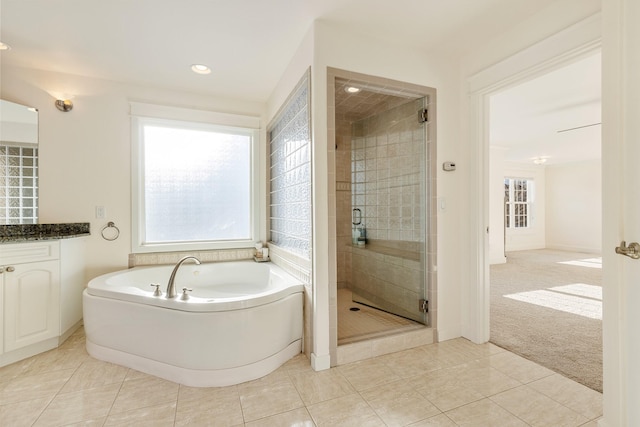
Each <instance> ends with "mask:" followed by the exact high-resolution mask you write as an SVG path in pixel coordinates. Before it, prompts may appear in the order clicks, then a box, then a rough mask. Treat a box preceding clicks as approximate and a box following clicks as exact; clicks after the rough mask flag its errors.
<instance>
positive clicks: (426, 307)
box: [419, 299, 429, 313]
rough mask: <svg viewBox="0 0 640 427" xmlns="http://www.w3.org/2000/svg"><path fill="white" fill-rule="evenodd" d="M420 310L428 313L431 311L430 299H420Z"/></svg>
mask: <svg viewBox="0 0 640 427" xmlns="http://www.w3.org/2000/svg"><path fill="white" fill-rule="evenodd" d="M419 302H420V309H419V310H420V311H421V312H423V313H428V312H429V301H427V300H426V299H421V300H420V301H419Z"/></svg>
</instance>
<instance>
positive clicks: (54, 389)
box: [0, 369, 74, 404]
mask: <svg viewBox="0 0 640 427" xmlns="http://www.w3.org/2000/svg"><path fill="white" fill-rule="evenodd" d="M73 372H74V369H66V370H61V371H52V372H47V373H44V374H40V375H29V376H20V377H17V378H14V379H12V380H10V381H8V382H6V383H2V384H1V385H0V402H2V403H4V404H7V403H13V402H21V401H24V400H34V399H40V398H48V399H52V398H53V397H54V396H55V395H56V393H58V391H60V389H61V388H62V387H63V386H64V384H65V383H66V382H67V381H68V380H69V378H71V375H73Z"/></svg>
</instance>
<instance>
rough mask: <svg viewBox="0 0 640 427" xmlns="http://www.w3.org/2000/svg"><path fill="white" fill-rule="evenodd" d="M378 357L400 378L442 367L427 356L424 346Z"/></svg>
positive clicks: (411, 376)
mask: <svg viewBox="0 0 640 427" xmlns="http://www.w3.org/2000/svg"><path fill="white" fill-rule="evenodd" d="M377 359H378V360H379V361H381V362H382V363H384V364H385V365H387V366H388V367H389V369H391V370H392V371H393V373H395V374H396V375H398V376H399V377H400V378H413V377H415V376H416V375H421V374H424V373H426V372H431V371H435V370H437V369H441V368H442V366H439V365H437V364H436V363H434V362H433V360H431V359H429V357H427V353H426V352H425V351H424V350H423V347H418V348H413V349H409V350H405V351H401V352H398V353H391V354H387V355H384V356H380V357H378V358H377Z"/></svg>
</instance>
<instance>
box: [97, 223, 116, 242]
mask: <svg viewBox="0 0 640 427" xmlns="http://www.w3.org/2000/svg"><path fill="white" fill-rule="evenodd" d="M108 228H115V234H113V233H111V234H112V236H111V237H107V236H105V235H104V232H105V230H107V229H108ZM100 234H102V238H103V239H104V240H108V241H110V242H111V241H113V240H116V239H117V238H118V237H120V229H119V228H118V227H116V225H115V224H114V223H113V222H112V221H109V222H108V223H107V225H105V226H104V227H102V231H101V232H100Z"/></svg>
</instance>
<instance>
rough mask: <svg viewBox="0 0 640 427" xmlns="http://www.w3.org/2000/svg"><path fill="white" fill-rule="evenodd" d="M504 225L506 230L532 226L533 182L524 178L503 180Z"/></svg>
mask: <svg viewBox="0 0 640 427" xmlns="http://www.w3.org/2000/svg"><path fill="white" fill-rule="evenodd" d="M504 197H505V218H504V220H505V225H506V227H507V228H528V227H531V226H532V219H533V199H534V182H533V180H531V179H525V178H505V180H504Z"/></svg>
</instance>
